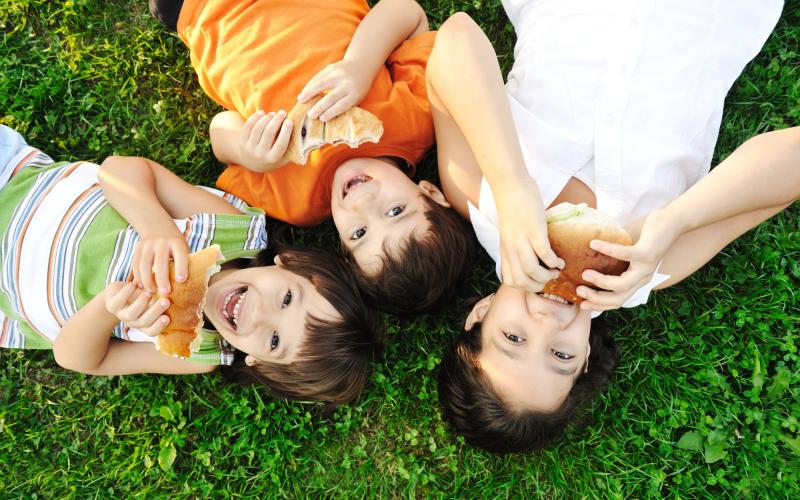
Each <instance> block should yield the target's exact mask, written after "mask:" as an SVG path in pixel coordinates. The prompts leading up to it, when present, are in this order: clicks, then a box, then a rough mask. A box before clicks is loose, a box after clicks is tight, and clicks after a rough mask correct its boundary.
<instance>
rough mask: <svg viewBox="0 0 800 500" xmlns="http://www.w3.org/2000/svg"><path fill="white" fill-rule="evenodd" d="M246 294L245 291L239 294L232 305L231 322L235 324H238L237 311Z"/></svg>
mask: <svg viewBox="0 0 800 500" xmlns="http://www.w3.org/2000/svg"><path fill="white" fill-rule="evenodd" d="M246 295H247V292H244V293H243V294H242V295H240V296H239V300H238V301H237V302H236V305H235V306H233V324H234V325H236V326H239V311H241V309H242V304H243V303H244V298H245V296H246Z"/></svg>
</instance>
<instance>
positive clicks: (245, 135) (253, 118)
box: [241, 109, 265, 142]
mask: <svg viewBox="0 0 800 500" xmlns="http://www.w3.org/2000/svg"><path fill="white" fill-rule="evenodd" d="M264 114H265V113H264V112H263V111H262V110H260V109H259V110H258V111H256V112H255V113H253V114H252V115H250V116H249V117H247V120H245V122H244V125H242V132H241V137H242V139H244V141H245V142H246V141H247V140H248V139H249V138H250V135H251V133H252V132H253V127H254V126H255V124H256V122H258V120H260V119H261V117H263V116H264Z"/></svg>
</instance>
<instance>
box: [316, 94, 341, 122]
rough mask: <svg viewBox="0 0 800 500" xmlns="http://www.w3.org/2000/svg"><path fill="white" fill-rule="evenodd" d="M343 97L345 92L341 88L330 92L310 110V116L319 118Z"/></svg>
mask: <svg viewBox="0 0 800 500" xmlns="http://www.w3.org/2000/svg"><path fill="white" fill-rule="evenodd" d="M342 97H344V94H343V93H342V91H340V90H332V91H330V92H328V93H327V94H325V96H324V97H323V98H322V99H320V100H319V102H318V103H316V104H315V105H314V106H313V107H312V108H311V109H309V110H308V117H309V118H319V116H320V115H321V114H322V113H323V112H325V111H327V109H328V108H330V107H331V106H333V105H334V104H335V103H336V102H337V101H338V100H339V99H341V98H342Z"/></svg>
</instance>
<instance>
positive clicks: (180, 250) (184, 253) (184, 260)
mask: <svg viewBox="0 0 800 500" xmlns="http://www.w3.org/2000/svg"><path fill="white" fill-rule="evenodd" d="M170 250H171V253H172V260H173V262H174V263H175V280H176V281H177V282H178V283H182V282H184V281H186V278H187V277H188V276H189V251H188V250H187V248H186V244H185V243H183V242H175V243H173V244H172V246H171V248H170Z"/></svg>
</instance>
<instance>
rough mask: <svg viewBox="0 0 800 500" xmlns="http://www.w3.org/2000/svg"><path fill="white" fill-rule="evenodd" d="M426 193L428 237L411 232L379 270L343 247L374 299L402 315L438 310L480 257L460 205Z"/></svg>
mask: <svg viewBox="0 0 800 500" xmlns="http://www.w3.org/2000/svg"><path fill="white" fill-rule="evenodd" d="M420 196H422V198H423V200H424V201H425V218H426V219H427V220H428V222H430V228H429V229H428V232H427V233H425V235H424V236H423V237H422V238H413V237H409V239H408V240H406V241H405V242H403V243H402V244H401V245H400V249H399V251H398V252H397V254H396V255H392V254H390V253H389V252H387V251H386V250H385V249H384V252H383V257H382V261H383V262H382V267H381V269H380V271H378V273H377V274H372V275H369V274H366V273H365V272H364V271H362V270H361V269H360V268H359V267H358V264H357V263H356V262H355V259H354V258H353V256H352V254H350V252H349V251H348V249H347V248H346V247H344V246H343V248H342V251H343V252H344V254H345V256H346V257H347V259H348V261H349V262H350V264H351V266H352V267H353V271H354V272H355V274H356V278H357V279H358V286H359V288H360V289H361V291H362V292H363V293H364V295H365V296H366V299H367V300H368V301H369V303H370V304H371V305H373V306H374V307H376V308H378V309H380V310H381V311H385V312H388V313H391V314H395V315H398V316H410V315H415V314H424V313H430V312H435V311H437V310H439V309H441V308H442V307H443V306H445V305H446V304H447V303H448V302H449V301H450V300H451V298H452V297H453V296H454V295H455V292H456V290H457V289H458V287H459V285H460V284H461V283H462V282H463V281H464V279H465V278H466V277H467V276H468V275H469V272H470V270H471V268H472V261H473V260H474V258H475V248H476V246H475V237H474V235H473V234H472V230H471V229H470V227H469V225H468V224H467V222H466V221H465V220H464V219H462V218H461V216H460V215H459V214H458V213H457V212H456V211H455V210H454V209H452V208H448V207H444V206H442V205H440V204H438V203H436V202H435V201H433V200H432V199H430V198H429V197H428V196H425V195H422V194H421V195H420Z"/></svg>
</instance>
